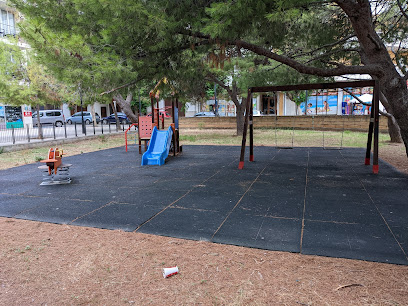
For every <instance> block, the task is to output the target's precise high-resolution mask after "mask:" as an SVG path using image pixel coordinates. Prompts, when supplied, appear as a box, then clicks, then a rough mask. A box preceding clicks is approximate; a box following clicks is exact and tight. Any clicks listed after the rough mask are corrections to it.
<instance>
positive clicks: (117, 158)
mask: <svg viewBox="0 0 408 306" xmlns="http://www.w3.org/2000/svg"><path fill="white" fill-rule="evenodd" d="M183 151H184V152H183V154H182V155H180V156H177V157H169V159H168V160H167V162H166V164H165V165H164V166H160V167H159V166H143V167H142V166H140V161H141V156H140V155H139V154H138V153H137V149H136V148H135V147H131V148H130V150H129V152H127V153H126V152H125V150H124V148H114V149H108V150H103V151H98V152H93V153H87V154H81V155H77V156H72V157H66V158H64V159H63V161H64V163H70V164H72V167H71V170H70V176H71V178H72V183H71V184H67V185H54V186H40V183H41V182H42V175H43V173H42V172H41V171H40V170H39V169H38V166H39V165H40V164H39V163H37V164H30V165H25V166H21V167H16V168H12V169H8V170H3V171H0V216H2V217H10V218H19V219H27V220H35V221H42V222H51V223H57V224H71V225H77V226H86V227H96V228H103V229H122V230H125V231H136V232H142V233H149V234H154V235H162V236H169V237H177V238H184V239H193V240H206V241H212V242H215V243H222V244H232V245H240V246H245V247H253V248H260V249H267V250H278V251H288V252H299V253H302V254H313V255H322V256H330V257H343V258H352V259H360V260H368V261H378V262H386V263H395V264H403V265H408V259H407V254H408V188H407V187H408V176H407V175H404V174H402V173H400V172H398V171H396V170H395V169H394V168H393V167H391V166H390V165H388V164H387V163H384V162H380V173H379V174H378V175H374V174H372V172H371V167H369V166H364V165H363V163H364V156H365V154H364V153H365V152H364V150H362V149H343V150H323V149H321V148H295V149H291V150H284V149H277V148H274V147H256V148H255V154H254V155H255V161H254V162H247V161H246V162H245V167H244V169H243V170H238V158H239V153H240V147H232V146H184V148H183Z"/></svg>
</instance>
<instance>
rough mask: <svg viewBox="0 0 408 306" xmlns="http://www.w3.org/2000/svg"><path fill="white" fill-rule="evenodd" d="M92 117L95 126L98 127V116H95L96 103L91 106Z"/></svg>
mask: <svg viewBox="0 0 408 306" xmlns="http://www.w3.org/2000/svg"><path fill="white" fill-rule="evenodd" d="M91 115H92V120H93V122H94V124H95V125H96V123H97V122H96V116H95V103H93V104H92V105H91Z"/></svg>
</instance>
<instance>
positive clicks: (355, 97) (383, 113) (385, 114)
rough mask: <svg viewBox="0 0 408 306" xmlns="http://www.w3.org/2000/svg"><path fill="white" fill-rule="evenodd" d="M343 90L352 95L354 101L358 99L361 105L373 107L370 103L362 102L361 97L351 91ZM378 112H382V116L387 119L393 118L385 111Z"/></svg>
mask: <svg viewBox="0 0 408 306" xmlns="http://www.w3.org/2000/svg"><path fill="white" fill-rule="evenodd" d="M343 90H344V91H345V92H347V93H348V94H349V95H351V96H352V97H353V98H354V99H356V100H357V101H358V103H361V104H363V105H365V106H372V103H371V104H370V103H367V102H363V101H361V100H360V98H359V97H357V96H356V95H355V94H353V93H352V92H351V91H349V90H347V88H343ZM378 111H379V112H380V114H381V115H384V116H385V117H388V118H391V116H392V115H391V114H389V113H385V112H383V111H381V110H378Z"/></svg>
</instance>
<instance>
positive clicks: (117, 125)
mask: <svg viewBox="0 0 408 306" xmlns="http://www.w3.org/2000/svg"><path fill="white" fill-rule="evenodd" d="M111 106H112V109H113V113H114V114H115V121H116V131H119V130H120V122H119V117H118V112H117V111H116V106H115V103H113V101H111Z"/></svg>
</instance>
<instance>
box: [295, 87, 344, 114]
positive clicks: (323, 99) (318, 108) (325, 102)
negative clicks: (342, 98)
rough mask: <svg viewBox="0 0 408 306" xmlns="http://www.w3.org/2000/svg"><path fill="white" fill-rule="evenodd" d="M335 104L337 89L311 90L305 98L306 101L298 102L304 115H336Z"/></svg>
mask: <svg viewBox="0 0 408 306" xmlns="http://www.w3.org/2000/svg"><path fill="white" fill-rule="evenodd" d="M337 106H338V95H337V91H331V90H329V91H327V90H317V91H316V90H313V91H312V92H311V94H310V95H309V96H308V98H307V103H304V102H303V103H301V104H300V109H301V111H302V113H303V114H306V115H336V114H337Z"/></svg>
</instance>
